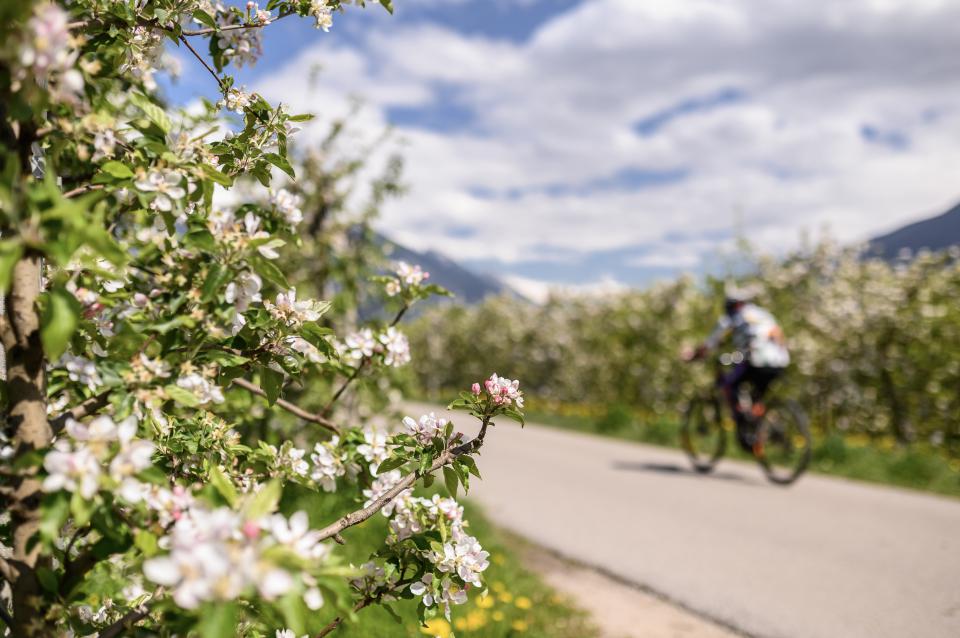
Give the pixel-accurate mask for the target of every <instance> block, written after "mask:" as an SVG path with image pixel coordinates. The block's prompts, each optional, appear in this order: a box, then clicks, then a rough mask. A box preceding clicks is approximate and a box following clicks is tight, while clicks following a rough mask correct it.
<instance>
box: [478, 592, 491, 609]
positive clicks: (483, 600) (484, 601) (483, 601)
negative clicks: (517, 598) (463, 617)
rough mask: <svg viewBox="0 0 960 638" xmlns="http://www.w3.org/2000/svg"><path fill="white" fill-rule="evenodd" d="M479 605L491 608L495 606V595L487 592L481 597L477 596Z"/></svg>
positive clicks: (481, 607)
mask: <svg viewBox="0 0 960 638" xmlns="http://www.w3.org/2000/svg"><path fill="white" fill-rule="evenodd" d="M477 607H479V608H480V609H490V608H491V607H493V596H491V595H490V594H486V595H484V596H481V597H480V598H477Z"/></svg>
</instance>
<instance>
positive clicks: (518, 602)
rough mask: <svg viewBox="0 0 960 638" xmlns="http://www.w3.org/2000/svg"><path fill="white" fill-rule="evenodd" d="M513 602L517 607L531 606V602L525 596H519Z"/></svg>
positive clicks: (527, 607) (525, 607)
mask: <svg viewBox="0 0 960 638" xmlns="http://www.w3.org/2000/svg"><path fill="white" fill-rule="evenodd" d="M513 604H514V605H516V606H517V608H518V609H530V608H531V607H533V603H532V602H531V601H530V599H529V598H527V597H526V596H520V597H519V598H517V600H516V602H515V603H513Z"/></svg>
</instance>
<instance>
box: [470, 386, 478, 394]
mask: <svg viewBox="0 0 960 638" xmlns="http://www.w3.org/2000/svg"><path fill="white" fill-rule="evenodd" d="M470 391H471V392H473V393H474V394H476V395H479V394H480V384H479V383H474V384H473V385H472V386H470Z"/></svg>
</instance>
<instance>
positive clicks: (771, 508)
mask: <svg viewBox="0 0 960 638" xmlns="http://www.w3.org/2000/svg"><path fill="white" fill-rule="evenodd" d="M412 407H413V406H411V408H412ZM462 414H463V413H459V414H458V415H457V416H456V417H455V421H456V422H457V423H458V424H462V425H463V427H464V429H466V425H467V423H468V420H467V419H465V418H463V416H461V415H462ZM478 461H479V466H480V470H481V472H482V473H483V475H484V480H483V481H480V482H476V483H475V485H474V487H473V489H472V490H471V493H470V495H471V497H473V498H474V499H475V500H478V501H479V502H480V503H481V504H483V505H484V506H485V508H486V510H487V511H488V512H489V514H490V516H491V517H492V518H493V519H494V520H495V521H497V522H498V523H499V524H500V525H502V526H504V527H506V528H508V529H511V530H513V531H515V532H517V533H519V534H521V535H523V536H525V537H527V538H529V539H531V540H533V541H535V542H537V543H539V544H541V545H543V546H545V547H547V548H548V549H551V550H554V551H556V552H558V553H560V554H562V555H565V556H568V557H570V558H573V559H576V560H579V561H581V562H584V563H586V564H589V565H592V566H595V567H598V568H600V569H602V570H605V571H607V572H609V573H611V574H613V575H616V576H617V577H620V578H623V579H626V580H628V581H630V582H633V583H635V584H638V585H642V586H645V587H649V588H650V589H652V590H654V591H656V592H659V593H661V594H663V595H665V596H667V597H669V598H671V599H673V600H675V601H677V602H678V603H680V604H681V605H684V606H686V607H688V608H691V609H693V610H696V611H699V612H701V613H704V614H706V615H708V616H710V617H712V618H715V619H717V620H718V621H720V622H723V623H725V624H728V625H730V626H732V627H735V628H737V629H739V630H741V631H743V632H744V633H747V634H749V635H751V636H763V637H771V638H772V637H778V638H779V637H784V638H858V637H863V638H886V637H889V638H906V637H910V638H913V637H923V638H938V637H943V638H957V637H960V502H957V501H953V500H948V499H945V498H939V497H934V496H927V495H924V494H917V493H912V492H906V491H902V490H897V489H885V488H880V487H873V486H869V485H863V484H859V483H854V482H849V481H843V480H837V479H828V478H823V477H819V476H806V477H804V478H803V479H801V480H800V482H798V483H797V484H796V485H794V486H792V487H790V488H781V487H777V486H773V485H769V484H767V483H766V481H765V480H764V479H763V477H762V475H761V473H760V469H759V468H758V467H755V466H753V465H749V464H740V463H737V462H733V461H727V462H725V463H722V464H721V465H720V466H719V468H718V469H717V472H716V473H715V474H713V475H710V476H699V475H696V474H693V473H691V472H689V471H688V470H687V464H686V459H685V457H684V456H683V455H682V453H680V452H679V451H677V452H674V451H671V450H667V449H663V448H655V447H650V446H645V445H639V444H631V443H625V442H620V441H615V440H611V439H602V438H598V437H592V436H587V435H579V434H574V433H570V432H565V431H560V430H556V429H550V428H546V427H539V426H536V425H528V426H527V427H526V428H525V429H524V430H522V431H521V429H520V428H519V427H518V426H517V425H516V424H514V423H513V422H509V421H507V422H504V423H503V424H501V425H500V426H499V427H496V428H494V429H493V430H492V431H491V432H490V433H489V434H488V436H487V443H486V445H485V446H484V449H483V454H482V456H481V457H480V458H479V459H478Z"/></svg>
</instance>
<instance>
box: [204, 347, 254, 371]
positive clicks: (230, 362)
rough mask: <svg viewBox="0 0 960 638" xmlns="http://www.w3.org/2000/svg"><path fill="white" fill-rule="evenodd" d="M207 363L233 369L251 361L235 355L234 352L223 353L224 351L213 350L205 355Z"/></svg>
mask: <svg viewBox="0 0 960 638" xmlns="http://www.w3.org/2000/svg"><path fill="white" fill-rule="evenodd" d="M204 356H205V358H206V360H207V361H212V362H213V363H218V364H220V366H221V367H223V368H233V367H236V366H240V365H243V364H244V363H247V362H248V361H250V359H249V358H247V357H245V356H243V355H241V354H234V353H233V352H223V351H222V350H211V351H209V352H207V353H206V354H205V355H204Z"/></svg>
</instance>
